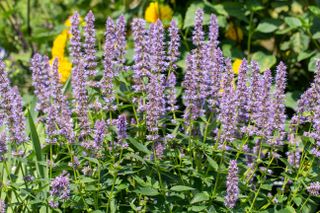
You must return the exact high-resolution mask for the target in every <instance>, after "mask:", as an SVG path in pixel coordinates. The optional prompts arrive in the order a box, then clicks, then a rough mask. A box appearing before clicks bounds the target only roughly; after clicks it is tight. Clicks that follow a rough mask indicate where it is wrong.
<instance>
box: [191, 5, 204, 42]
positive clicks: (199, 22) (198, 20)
mask: <svg viewBox="0 0 320 213" xmlns="http://www.w3.org/2000/svg"><path fill="white" fill-rule="evenodd" d="M203 15H204V13H203V10H202V9H198V10H197V11H196V15H195V18H194V30H193V36H192V43H193V44H194V45H195V46H197V47H199V46H202V44H203V42H204V32H203Z"/></svg>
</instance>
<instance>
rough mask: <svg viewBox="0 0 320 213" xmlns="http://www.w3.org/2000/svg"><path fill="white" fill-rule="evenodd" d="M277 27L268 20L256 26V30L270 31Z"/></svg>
mask: <svg viewBox="0 0 320 213" xmlns="http://www.w3.org/2000/svg"><path fill="white" fill-rule="evenodd" d="M277 28H278V27H277V26H276V25H274V24H272V23H269V22H262V23H260V24H259V25H258V26H257V29H256V31H258V32H262V33H271V32H273V31H275V30H276V29H277Z"/></svg>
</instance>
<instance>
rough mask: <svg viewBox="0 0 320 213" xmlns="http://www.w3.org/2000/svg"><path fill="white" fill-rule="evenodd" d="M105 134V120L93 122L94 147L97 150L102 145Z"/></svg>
mask: <svg viewBox="0 0 320 213" xmlns="http://www.w3.org/2000/svg"><path fill="white" fill-rule="evenodd" d="M105 134H106V122H105V121H103V120H102V121H100V120H98V121H96V122H95V124H94V148H96V150H99V149H101V148H102V146H103V140H104V137H105Z"/></svg>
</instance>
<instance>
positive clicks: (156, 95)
mask: <svg viewBox="0 0 320 213" xmlns="http://www.w3.org/2000/svg"><path fill="white" fill-rule="evenodd" d="M146 113H147V117H146V124H147V129H148V131H149V135H148V136H147V138H148V140H151V141H156V140H158V139H159V134H158V130H159V122H160V119H161V117H162V115H163V114H164V113H165V99H164V88H163V79H162V76H157V75H151V76H150V82H149V83H148V85H147V106H146Z"/></svg>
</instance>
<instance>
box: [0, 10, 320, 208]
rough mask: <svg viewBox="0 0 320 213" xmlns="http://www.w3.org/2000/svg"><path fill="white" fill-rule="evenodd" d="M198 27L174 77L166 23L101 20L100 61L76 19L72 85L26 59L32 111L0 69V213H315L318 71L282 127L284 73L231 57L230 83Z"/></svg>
mask: <svg viewBox="0 0 320 213" xmlns="http://www.w3.org/2000/svg"><path fill="white" fill-rule="evenodd" d="M203 19H204V11H203V10H198V11H197V12H196V14H195V21H194V30H193V33H192V38H191V39H190V42H192V44H191V45H192V46H193V49H192V50H191V51H189V52H188V53H187V54H186V58H185V69H184V66H182V67H180V66H178V65H177V64H178V63H177V62H178V61H179V62H181V54H180V45H181V42H180V31H179V28H178V24H177V23H176V21H174V20H173V21H171V23H170V26H169V27H168V28H167V27H165V26H164V25H163V24H162V22H161V21H160V20H158V21H156V22H155V23H152V24H150V25H147V24H146V22H145V21H144V20H143V19H139V18H134V19H133V20H132V22H131V29H128V27H129V26H128V25H127V23H126V19H125V17H124V16H120V17H119V18H118V20H117V21H114V20H112V19H111V18H107V20H106V28H105V34H104V39H103V40H104V44H103V50H102V51H103V54H102V56H100V55H99V54H97V53H98V50H97V49H96V46H97V38H96V37H97V34H96V32H95V27H94V25H95V17H94V15H93V13H92V12H91V11H90V12H89V13H88V14H87V16H86V17H85V25H84V26H82V25H81V24H80V15H79V14H78V13H77V12H75V13H74V15H73V16H72V18H71V28H70V34H71V37H70V38H71V39H70V40H71V41H70V51H69V52H70V56H71V58H72V64H73V68H72V76H71V79H70V80H69V81H68V82H67V83H66V85H64V86H63V85H61V84H60V81H59V72H58V67H59V60H58V59H55V60H54V61H53V63H52V64H50V63H49V58H48V56H45V55H41V54H39V53H36V54H35V55H34V56H33V57H32V59H31V67H30V69H31V71H32V80H33V83H32V85H33V87H34V95H35V96H36V104H33V103H32V102H31V103H29V102H25V105H23V101H22V100H23V99H22V98H21V96H20V94H19V90H18V88H17V87H15V86H12V85H11V83H10V80H9V78H8V73H7V72H6V70H5V64H4V62H2V61H0V91H1V93H0V125H1V129H0V130H1V133H0V171H1V172H0V185H1V189H0V212H1V213H3V212H6V211H8V212H38V211H39V209H40V212H42V211H51V212H57V210H58V209H63V210H64V212H72V211H76V212H82V211H84V212H93V210H96V211H95V212H228V211H230V209H234V211H235V212H262V211H269V210H270V211H273V210H274V209H279V208H284V209H285V210H286V212H291V211H292V210H293V211H294V209H299V211H300V212H312V211H316V209H317V208H318V209H319V204H317V201H318V200H319V194H320V184H319V180H320V179H319V178H320V176H319V170H318V168H317V167H318V166H317V165H318V164H319V157H320V61H318V62H317V65H316V66H317V73H316V76H315V80H314V82H313V83H312V84H311V87H310V89H308V90H307V91H306V92H305V93H304V94H303V95H302V96H301V99H300V100H299V102H298V109H297V112H296V114H295V115H294V116H293V117H292V119H291V120H289V118H288V116H287V115H286V112H285V90H286V75H287V67H286V65H285V64H284V63H282V62H280V63H279V65H278V66H277V67H276V70H275V78H273V73H272V72H271V70H261V69H260V68H259V65H258V64H257V62H255V61H249V60H246V59H244V60H243V61H242V64H241V66H240V70H239V74H238V75H235V74H234V73H233V71H232V66H231V59H229V58H225V57H224V56H223V53H222V51H221V49H220V47H219V41H218V36H219V28H218V19H217V17H216V16H215V15H213V14H212V15H211V16H210V23H209V27H208V29H209V32H208V33H206V32H205V29H207V27H205V26H204V24H203ZM127 35H128V36H131V37H132V41H133V52H134V55H133V60H132V62H130V60H128V56H127V54H126V52H127V46H130V45H131V43H130V44H129V43H128V44H127V41H126V38H127ZM130 41H131V40H130ZM187 42H188V41H187ZM179 64H181V63H179ZM24 112H27V114H25V113H24ZM25 115H27V117H26V116H25ZM28 136H30V137H28Z"/></svg>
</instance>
